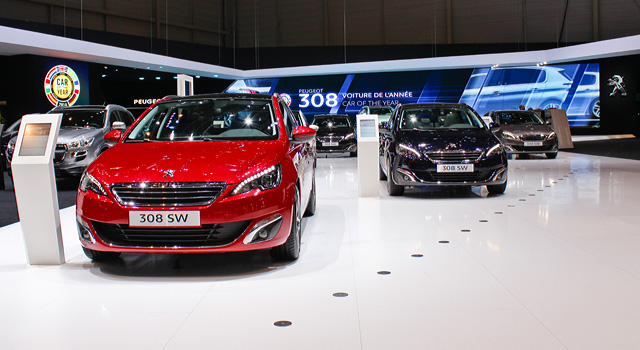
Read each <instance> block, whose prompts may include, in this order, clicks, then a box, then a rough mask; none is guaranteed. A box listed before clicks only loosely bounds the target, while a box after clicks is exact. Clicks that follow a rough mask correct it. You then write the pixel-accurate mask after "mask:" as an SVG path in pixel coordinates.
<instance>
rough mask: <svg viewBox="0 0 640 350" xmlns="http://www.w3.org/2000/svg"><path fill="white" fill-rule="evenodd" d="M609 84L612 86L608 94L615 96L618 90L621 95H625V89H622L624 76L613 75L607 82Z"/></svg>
mask: <svg viewBox="0 0 640 350" xmlns="http://www.w3.org/2000/svg"><path fill="white" fill-rule="evenodd" d="M607 85H609V86H613V91H611V93H610V94H609V96H615V95H616V94H617V93H618V92H620V95H621V96H627V90H625V89H624V77H623V76H621V75H617V74H616V75H614V76H612V77H611V78H610V79H609V82H608V83H607Z"/></svg>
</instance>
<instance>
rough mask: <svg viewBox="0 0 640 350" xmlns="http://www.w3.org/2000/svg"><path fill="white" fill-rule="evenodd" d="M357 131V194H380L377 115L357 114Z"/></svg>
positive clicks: (373, 195) (366, 195) (362, 195)
mask: <svg viewBox="0 0 640 350" xmlns="http://www.w3.org/2000/svg"><path fill="white" fill-rule="evenodd" d="M356 121H357V131H358V135H357V136H358V196H360V197H378V196H380V180H379V178H378V170H379V167H380V165H379V163H380V158H379V150H380V141H378V136H379V134H378V116H377V115H373V114H367V115H357V116H356Z"/></svg>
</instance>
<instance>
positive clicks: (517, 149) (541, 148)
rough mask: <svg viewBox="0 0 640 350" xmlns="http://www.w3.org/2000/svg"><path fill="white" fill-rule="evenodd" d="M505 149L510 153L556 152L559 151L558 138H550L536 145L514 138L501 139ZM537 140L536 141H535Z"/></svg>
mask: <svg viewBox="0 0 640 350" xmlns="http://www.w3.org/2000/svg"><path fill="white" fill-rule="evenodd" d="M500 142H502V145H503V146H504V149H505V150H506V151H507V153H509V154H536V153H556V152H558V139H557V138H556V139H550V140H544V141H538V142H541V143H542V144H541V145H536V146H530V145H527V146H525V142H528V141H522V140H513V139H504V138H503V139H500ZM534 142H535V141H534Z"/></svg>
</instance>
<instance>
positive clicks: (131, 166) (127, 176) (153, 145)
mask: <svg viewBox="0 0 640 350" xmlns="http://www.w3.org/2000/svg"><path fill="white" fill-rule="evenodd" d="M284 156H285V149H284V147H283V146H282V142H281V141H242V142H238V141H203V142H144V143H137V142H136V143H131V142H127V143H117V144H116V145H114V146H113V147H111V148H110V149H108V150H107V151H105V152H104V153H103V154H102V155H100V157H98V159H97V160H96V161H95V162H93V163H92V164H91V165H90V166H89V168H88V169H87V171H88V172H89V173H91V175H93V176H94V177H96V178H97V179H98V180H99V181H101V182H102V183H106V184H112V183H129V182H206V181H212V182H215V181H223V182H226V183H238V182H240V181H242V180H244V179H245V178H247V177H248V176H250V175H253V174H254V173H255V172H257V171H258V170H257V169H258V168H259V169H260V170H263V169H264V168H267V167H269V166H272V165H275V164H277V163H278V162H280V161H281V160H282V158H284ZM168 170H173V171H174V172H173V176H172V177H169V176H166V172H167V171H168Z"/></svg>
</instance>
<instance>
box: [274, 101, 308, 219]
mask: <svg viewBox="0 0 640 350" xmlns="http://www.w3.org/2000/svg"><path fill="white" fill-rule="evenodd" d="M278 107H280V110H281V111H282V118H283V119H284V125H285V128H286V129H287V134H288V137H289V140H291V138H292V132H293V129H295V127H297V126H299V125H298V123H297V122H296V119H295V117H294V116H293V112H291V109H289V106H287V104H286V103H284V102H283V101H282V100H278ZM309 148H310V145H309V144H308V143H307V142H303V143H291V151H292V152H294V154H292V159H293V160H294V165H295V166H296V170H297V171H298V178H299V179H300V187H301V188H300V194H301V201H302V203H301V204H302V205H306V201H307V199H308V198H309V193H311V186H312V177H313V175H314V174H313V157H312V153H311V151H310V149H309ZM303 208H304V207H303Z"/></svg>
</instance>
